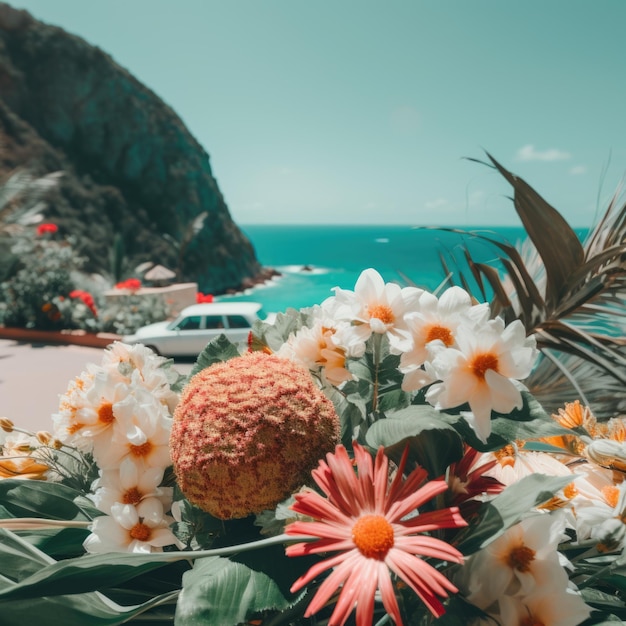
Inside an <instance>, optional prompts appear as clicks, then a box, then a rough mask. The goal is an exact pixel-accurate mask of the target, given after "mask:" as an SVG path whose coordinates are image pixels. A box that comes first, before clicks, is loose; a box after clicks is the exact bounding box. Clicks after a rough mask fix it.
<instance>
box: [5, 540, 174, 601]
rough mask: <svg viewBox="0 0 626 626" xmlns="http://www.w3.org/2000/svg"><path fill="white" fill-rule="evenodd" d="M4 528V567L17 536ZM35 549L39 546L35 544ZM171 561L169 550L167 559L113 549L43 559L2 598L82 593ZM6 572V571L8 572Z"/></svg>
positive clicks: (109, 585)
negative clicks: (45, 562)
mask: <svg viewBox="0 0 626 626" xmlns="http://www.w3.org/2000/svg"><path fill="white" fill-rule="evenodd" d="M0 531H2V532H0V550H1V552H0V556H2V559H1V560H2V567H3V569H4V562H5V558H6V557H7V556H8V557H13V556H14V552H15V544H16V536H15V534H14V533H11V532H10V531H7V530H4V529H0ZM11 535H13V536H14V537H11ZM5 542H7V543H6V544H5ZM32 549H33V550H35V548H32ZM167 564H168V553H167V552H164V553H163V560H155V556H154V554H151V555H141V554H128V553H110V554H87V555H84V556H80V557H77V558H74V559H66V560H64V561H54V562H52V563H50V562H49V561H48V564H46V565H45V566H44V567H42V566H41V565H42V563H41V562H40V564H39V566H38V567H37V569H36V570H35V571H33V572H32V573H30V575H28V576H26V577H24V578H22V579H21V580H20V581H19V582H18V583H17V584H15V585H13V586H11V587H10V588H7V589H4V590H2V591H0V602H2V601H4V600H7V599H26V598H37V597H40V596H56V595H66V594H80V593H84V592H88V591H96V590H99V589H106V588H108V587H114V586H116V585H120V584H122V583H124V582H126V581H128V580H132V579H133V578H136V577H137V576H139V575H141V574H143V573H145V572H149V571H151V570H154V569H157V568H160V567H163V566H164V565H167ZM29 569H31V568H29ZM2 573H3V574H5V575H6V572H4V571H3V572H2Z"/></svg>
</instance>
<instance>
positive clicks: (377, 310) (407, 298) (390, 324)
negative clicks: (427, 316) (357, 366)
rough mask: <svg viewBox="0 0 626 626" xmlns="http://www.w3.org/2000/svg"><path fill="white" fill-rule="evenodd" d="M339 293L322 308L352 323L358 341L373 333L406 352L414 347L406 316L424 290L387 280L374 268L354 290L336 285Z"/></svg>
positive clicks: (361, 276) (360, 278) (362, 274)
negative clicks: (411, 342) (411, 345)
mask: <svg viewBox="0 0 626 626" xmlns="http://www.w3.org/2000/svg"><path fill="white" fill-rule="evenodd" d="M334 292H335V295H334V296H333V297H332V298H328V299H327V300H325V301H324V302H323V303H322V308H324V309H326V310H327V311H328V312H329V314H330V315H331V316H332V317H333V318H334V319H336V320H338V321H339V320H345V321H348V322H351V323H352V329H351V332H352V334H353V335H354V337H355V340H358V341H362V342H364V341H367V339H369V337H370V336H371V335H372V333H375V334H380V335H387V337H388V338H389V343H390V345H391V347H392V348H393V349H395V350H397V351H398V352H403V351H404V350H406V349H407V348H408V347H409V346H410V335H409V331H408V328H407V325H406V322H405V321H404V316H405V315H406V314H407V313H408V312H409V311H413V310H415V309H416V307H417V305H418V300H419V297H420V295H421V294H422V293H423V290H422V289H418V288H416V287H404V288H401V287H400V286H399V285H397V284H395V283H385V281H384V280H383V278H382V276H381V275H380V274H379V273H378V272H377V271H376V270H374V269H371V268H370V269H367V270H364V271H363V272H362V273H361V275H360V276H359V278H358V279H357V282H356V284H355V286H354V291H350V290H347V289H341V288H339V287H335V288H334Z"/></svg>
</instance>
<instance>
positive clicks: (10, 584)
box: [0, 529, 175, 626]
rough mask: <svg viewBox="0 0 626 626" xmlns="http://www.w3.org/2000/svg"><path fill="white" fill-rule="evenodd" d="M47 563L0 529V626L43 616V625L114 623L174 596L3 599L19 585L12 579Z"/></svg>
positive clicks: (19, 624) (30, 621)
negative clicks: (136, 600)
mask: <svg viewBox="0 0 626 626" xmlns="http://www.w3.org/2000/svg"><path fill="white" fill-rule="evenodd" d="M117 556H120V555H117ZM50 564H54V559H52V558H51V557H49V556H47V555H46V554H44V553H42V552H41V551H40V550H38V549H37V548H36V547H34V546H32V545H30V544H29V543H28V542H27V541H25V540H24V539H22V538H21V537H19V536H17V535H16V534H15V533H12V532H10V531H7V530H4V529H0V596H5V597H4V598H3V597H0V616H1V617H0V623H1V624H2V626H23V625H24V624H38V623H41V622H42V619H43V616H45V624H46V626H68V624H81V626H116V625H117V624H122V623H125V622H127V621H128V620H129V619H131V618H132V617H134V616H136V615H139V614H140V613H144V612H145V611H147V610H148V609H150V608H151V607H152V606H155V605H157V604H160V603H161V602H163V601H165V600H167V599H171V598H172V597H175V595H173V594H171V593H168V594H164V595H162V596H157V597H155V598H151V599H149V600H148V601H146V602H144V603H141V604H138V605H134V606H130V607H124V606H120V605H118V604H116V603H115V602H113V601H112V600H110V599H109V598H107V597H106V596H104V595H102V594H101V593H88V594H79V595H71V596H67V595H66V596H63V595H59V596H55V597H39V596H38V595H35V596H34V597H28V598H25V599H16V600H6V596H7V595H10V594H11V590H12V589H15V588H16V587H18V586H19V585H20V583H16V582H14V581H16V580H17V581H20V580H25V579H27V578H28V577H29V576H30V575H34V574H36V573H37V572H39V571H41V570H42V569H46V567H48V566H50ZM103 586H106V585H103ZM66 591H67V590H66Z"/></svg>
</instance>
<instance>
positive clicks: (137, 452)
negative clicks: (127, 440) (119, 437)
mask: <svg viewBox="0 0 626 626" xmlns="http://www.w3.org/2000/svg"><path fill="white" fill-rule="evenodd" d="M129 447H130V453H131V454H132V455H133V456H134V457H137V458H144V457H146V456H148V455H149V454H150V452H152V444H151V443H150V442H149V441H146V443H142V444H141V445H140V446H133V445H131V446H129Z"/></svg>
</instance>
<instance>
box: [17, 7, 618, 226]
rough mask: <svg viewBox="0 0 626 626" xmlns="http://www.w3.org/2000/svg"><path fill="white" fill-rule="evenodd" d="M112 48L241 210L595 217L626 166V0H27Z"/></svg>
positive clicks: (312, 215) (505, 221) (263, 215)
mask: <svg viewBox="0 0 626 626" xmlns="http://www.w3.org/2000/svg"><path fill="white" fill-rule="evenodd" d="M9 3H10V4H11V5H12V6H14V7H16V8H24V9H27V10H28V11H29V12H30V13H31V14H32V15H33V16H34V17H36V18H38V19H40V20H42V21H44V22H47V23H49V24H54V25H56V26H60V27H62V28H63V29H65V30H66V31H68V32H70V33H73V34H75V35H79V36H80V37H82V38H84V39H85V40H86V41H88V42H89V43H91V44H94V45H97V46H99V47H100V48H102V49H103V50H104V51H105V52H107V53H108V54H110V55H111V56H112V57H113V59H114V60H115V61H116V62H117V63H118V64H119V65H121V66H123V67H124V68H126V69H127V70H128V71H130V72H131V73H132V74H133V75H134V76H135V77H136V78H137V79H138V80H139V81H141V82H142V83H143V84H144V85H146V86H147V87H149V88H150V89H151V90H152V91H154V92H155V93H156V94H157V95H158V96H159V97H160V98H162V99H163V100H164V101H165V102H166V103H167V104H168V105H170V106H171V107H172V108H173V109H174V111H175V112H176V113H177V114H178V115H179V116H180V117H181V119H182V120H183V122H184V123H185V125H186V126H187V128H188V129H189V131H190V132H191V134H192V135H193V136H194V137H195V138H196V139H197V140H198V142H199V143H200V144H201V145H202V146H203V147H204V149H205V150H206V151H207V152H208V153H209V155H210V159H211V167H212V170H213V174H214V176H215V178H216V180H217V183H218V185H219V187H220V189H221V191H222V193H223V195H224V198H225V200H226V203H227V205H228V207H229V209H230V213H231V216H232V217H233V219H234V220H235V222H237V223H239V224H241V225H245V224H260V223H270V224H271V223H279V224H287V223H294V224H307V223H319V224H330V225H333V224H410V225H439V226H449V225H456V226H467V225H477V226H480V225H487V226H488V225H492V226H499V225H519V223H520V222H519V218H518V217H517V214H516V212H515V210H514V208H513V204H512V202H511V200H510V195H511V193H512V190H511V188H510V186H509V185H508V184H507V183H506V182H505V181H504V180H503V178H502V177H501V175H500V174H498V173H497V172H495V171H494V170H493V169H491V168H489V167H487V166H485V165H483V164H480V163H476V162H475V161H473V160H471V159H479V160H485V158H486V155H487V153H489V154H491V155H492V156H493V157H494V158H495V159H497V160H498V161H499V162H500V163H501V164H502V165H503V166H504V167H506V168H507V169H509V170H510V171H512V172H513V173H515V174H517V175H518V176H520V177H521V178H523V179H524V180H526V182H528V183H529V184H530V185H531V186H533V187H534V188H535V189H536V190H537V191H538V192H539V193H540V194H541V195H542V196H543V197H544V198H545V199H546V200H547V201H548V202H549V203H550V204H552V206H554V207H555V208H556V209H557V210H559V211H560V212H561V214H562V215H563V216H564V217H565V218H566V219H567V220H568V221H569V223H570V224H571V225H572V226H575V227H588V226H591V225H592V224H593V223H594V222H595V220H597V218H598V217H599V216H600V215H601V214H602V212H603V211H604V210H605V208H606V206H607V204H608V201H609V199H610V197H611V196H612V195H613V193H614V192H615V191H616V189H617V188H618V187H619V185H620V183H621V182H622V179H623V177H624V175H625V173H626V109H625V108H624V103H625V102H626V80H624V78H625V76H624V75H625V73H626V67H625V65H624V59H625V53H624V48H623V41H624V28H623V27H624V24H626V2H623V0H597V1H595V2H589V1H588V0H550V1H548V2H546V0H524V1H523V2H515V1H513V0H439V1H437V0H389V1H387V2H381V1H379V0H339V1H334V0H317V1H315V2H310V1H309V2H305V1H303V0H219V1H218V0H176V1H174V0H10V2H9Z"/></svg>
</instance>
